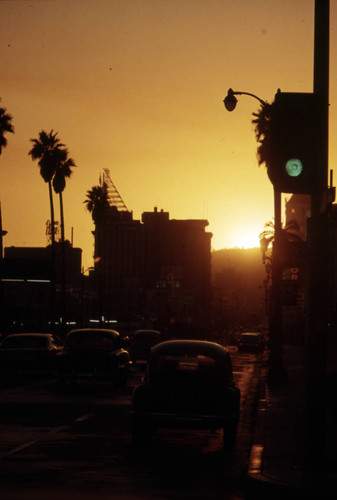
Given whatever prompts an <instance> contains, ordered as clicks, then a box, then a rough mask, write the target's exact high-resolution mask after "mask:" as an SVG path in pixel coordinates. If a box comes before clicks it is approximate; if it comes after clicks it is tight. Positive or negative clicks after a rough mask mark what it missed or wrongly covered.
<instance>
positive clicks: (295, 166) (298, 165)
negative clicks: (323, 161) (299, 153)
mask: <svg viewBox="0 0 337 500" xmlns="http://www.w3.org/2000/svg"><path fill="white" fill-rule="evenodd" d="M302 170H303V165H302V162H301V160H299V159H298V158H291V159H290V160H288V161H287V163H286V172H287V174H288V175H289V176H290V177H298V176H299V175H300V174H301V172H302Z"/></svg>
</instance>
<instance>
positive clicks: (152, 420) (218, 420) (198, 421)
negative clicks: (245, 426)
mask: <svg viewBox="0 0 337 500" xmlns="http://www.w3.org/2000/svg"><path fill="white" fill-rule="evenodd" d="M130 416H131V419H132V420H133V421H134V422H139V423H140V422H142V423H146V424H148V425H151V426H153V427H176V428H186V429H219V428H222V427H225V426H226V425H228V424H229V423H230V422H231V423H233V422H238V419H239V417H238V415H237V414H234V413H233V414H226V415H207V414H197V415H189V414H180V413H166V412H165V413H164V412H135V411H131V412H130Z"/></svg>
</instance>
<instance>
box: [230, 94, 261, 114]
mask: <svg viewBox="0 0 337 500" xmlns="http://www.w3.org/2000/svg"><path fill="white" fill-rule="evenodd" d="M236 95H249V96H250V97H254V99H257V100H258V101H259V102H260V103H261V104H262V106H265V104H266V103H265V101H263V100H262V99H260V98H259V97H257V96H256V95H255V94H251V93H250V92H234V91H233V90H232V89H228V92H227V95H226V97H225V98H224V100H223V103H224V105H225V108H226V109H227V111H233V110H234V109H235V107H236V103H237V102H238V100H237V98H236V97H235V96H236Z"/></svg>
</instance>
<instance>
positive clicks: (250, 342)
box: [238, 332, 266, 352]
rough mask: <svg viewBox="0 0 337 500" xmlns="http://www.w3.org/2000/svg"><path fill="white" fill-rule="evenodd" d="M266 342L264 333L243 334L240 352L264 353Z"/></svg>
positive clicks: (240, 339) (239, 341)
mask: <svg viewBox="0 0 337 500" xmlns="http://www.w3.org/2000/svg"><path fill="white" fill-rule="evenodd" d="M265 345H266V342H265V339H264V336H263V335H262V333H255V332H247V333H241V335H240V337H239V339H238V350H239V351H246V352H262V351H263V350H264V348H265Z"/></svg>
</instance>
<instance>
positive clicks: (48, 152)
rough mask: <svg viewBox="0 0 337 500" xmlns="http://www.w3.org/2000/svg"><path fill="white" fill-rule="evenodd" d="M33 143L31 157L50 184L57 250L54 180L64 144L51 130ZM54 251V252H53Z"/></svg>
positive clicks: (52, 237) (53, 244)
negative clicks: (36, 161)
mask: <svg viewBox="0 0 337 500" xmlns="http://www.w3.org/2000/svg"><path fill="white" fill-rule="evenodd" d="M30 141H31V142H32V143H33V147H32V149H31V150H30V151H29V153H28V154H29V155H30V156H31V158H32V160H38V165H39V167H40V174H41V177H42V178H43V180H44V181H45V182H47V183H48V188H49V203H50V219H51V241H52V249H54V248H55V217H54V204H53V191H52V179H53V177H54V175H55V172H56V168H57V165H58V162H59V159H60V156H61V152H60V150H61V149H62V148H63V146H64V144H61V142H60V140H59V138H58V137H57V132H55V133H54V132H53V130H51V131H50V132H49V134H47V132H45V131H44V130H42V131H41V132H40V133H39V138H38V139H30ZM53 251H54V250H53Z"/></svg>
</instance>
